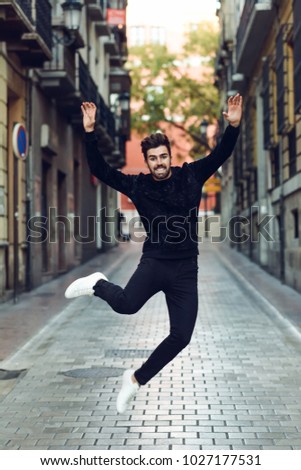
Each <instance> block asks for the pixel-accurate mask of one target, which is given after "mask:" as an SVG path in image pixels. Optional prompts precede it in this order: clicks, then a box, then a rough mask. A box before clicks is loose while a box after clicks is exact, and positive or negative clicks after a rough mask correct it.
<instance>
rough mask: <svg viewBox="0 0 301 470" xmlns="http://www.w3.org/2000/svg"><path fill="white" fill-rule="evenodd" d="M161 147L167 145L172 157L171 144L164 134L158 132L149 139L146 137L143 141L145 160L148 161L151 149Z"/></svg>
mask: <svg viewBox="0 0 301 470" xmlns="http://www.w3.org/2000/svg"><path fill="white" fill-rule="evenodd" d="M160 145H165V146H166V147H167V150H168V153H169V155H171V150H170V142H169V139H168V137H167V136H166V135H165V134H162V133H161V132H156V133H155V134H151V135H149V136H148V137H145V138H144V139H143V140H142V141H141V149H142V153H143V156H144V160H146V159H147V151H148V150H149V149H154V148H157V147H160Z"/></svg>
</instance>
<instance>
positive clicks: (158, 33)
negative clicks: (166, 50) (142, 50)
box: [150, 26, 165, 45]
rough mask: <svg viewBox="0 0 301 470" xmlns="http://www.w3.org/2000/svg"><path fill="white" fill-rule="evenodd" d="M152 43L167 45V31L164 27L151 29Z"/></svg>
mask: <svg viewBox="0 0 301 470" xmlns="http://www.w3.org/2000/svg"><path fill="white" fill-rule="evenodd" d="M150 42H151V43H152V44H161V45H163V44H165V29H164V28H163V27H162V26H152V27H151V31H150Z"/></svg>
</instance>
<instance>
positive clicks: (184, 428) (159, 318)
mask: <svg viewBox="0 0 301 470" xmlns="http://www.w3.org/2000/svg"><path fill="white" fill-rule="evenodd" d="M140 249H141V247H140V246H135V245H134V244H133V243H128V244H127V245H124V246H121V247H120V248H117V249H116V250H115V251H114V252H113V254H112V253H111V254H110V255H109V256H108V257H107V258H105V259H106V260H107V266H106V265H105V264H104V265H103V266H101V269H105V268H106V271H104V272H105V273H106V274H108V275H109V277H110V280H112V281H113V282H116V283H120V284H121V285H125V283H126V281H127V279H128V278H129V275H130V273H132V272H133V271H134V269H135V267H136V265H137V263H138V260H139V256H140ZM228 252H229V253H228ZM233 256H234V258H235V257H236V258H237V262H235V259H233ZM100 259H101V255H99V257H98V258H95V259H94V260H92V261H90V262H89V263H87V264H86V265H84V266H83V267H81V268H78V269H77V270H75V271H74V272H73V273H69V274H68V275H66V276H65V277H62V278H61V280H60V281H59V282H57V281H54V282H57V284H56V297H57V298H58V299H60V296H62V297H63V292H64V289H65V287H66V286H67V285H68V284H69V282H70V280H71V279H73V278H74V277H77V275H78V273H79V274H80V275H81V274H82V273H84V274H86V273H88V272H91V271H98V270H99V268H98V267H97V265H98V264H99V260H100ZM239 260H241V263H242V264H244V266H245V267H246V266H247V267H248V266H249V269H252V265H251V263H250V262H249V261H248V260H246V259H245V258H243V256H242V255H239V254H235V255H233V254H232V253H231V250H229V249H223V248H221V247H216V246H213V245H210V244H209V243H204V244H202V245H201V246H200V256H199V305H200V306H199V316H198V321H197V325H196V328H195V332H194V336H193V339H192V342H191V344H190V345H189V346H188V348H186V349H185V350H184V351H183V352H182V353H181V354H180V355H179V356H178V357H177V358H176V359H175V360H174V361H173V362H172V363H170V364H169V365H168V366H166V368H165V369H164V370H163V371H162V372H161V373H160V374H159V375H158V376H157V377H155V378H154V379H153V380H152V381H151V382H150V383H149V384H147V385H146V386H145V387H141V389H140V391H139V393H138V395H137V396H136V398H135V399H134V401H133V402H132V405H131V406H130V409H129V411H128V412H127V413H126V414H125V415H118V414H117V412H116V408H115V402H116V397H117V393H118V391H119V387H120V382H121V375H122V373H123V370H124V369H127V368H130V367H134V368H135V367H139V366H140V364H141V362H142V361H144V360H145V358H146V357H147V356H148V355H149V354H150V353H151V352H152V350H153V349H154V348H155V347H156V345H157V344H158V343H159V342H160V341H161V340H162V339H163V338H164V337H165V336H166V335H167V333H168V316H167V309H166V305H165V299H164V295H163V294H162V293H160V294H158V295H156V296H155V297H153V298H152V299H151V300H150V301H149V302H148V303H147V304H146V305H145V306H144V307H143V309H142V310H141V311H140V312H139V313H138V314H136V315H131V316H122V315H118V314H117V313H114V312H113V311H111V309H110V308H109V307H108V306H107V305H106V304H105V302H103V301H101V300H99V299H97V298H94V297H93V298H88V297H82V298H79V299H75V300H73V301H70V302H67V301H66V299H64V301H63V303H62V305H61V306H60V307H59V308H58V306H57V307H56V308H57V311H56V314H55V315H53V316H52V318H50V319H48V320H47V322H46V324H45V325H44V326H43V327H41V328H40V329H39V330H38V331H36V332H35V334H34V336H33V337H32V338H29V337H28V338H26V342H25V344H23V345H21V344H20V346H18V348H17V350H16V351H14V352H13V353H12V354H10V355H9V356H8V357H6V358H5V359H4V360H3V361H2V363H1V365H0V367H1V368H2V369H5V370H21V369H26V372H23V374H21V376H20V377H19V378H18V379H13V380H2V381H0V392H1V393H0V397H1V401H0V416H1V417H0V433H1V434H0V449H2V450H3V449H64V450H68V449H70V450H72V449H86V450H89V449H95V450H96V449H108V450H111V449H132V450H139V449H142V450H146V449H154V448H156V449H165V450H168V449H169V450H174V449H193V450H194V449H205V450H209V449H215V450H218V449H225V450H229V449H301V434H300V431H301V414H300V413H301V377H300V362H301V334H300V332H299V329H298V327H297V326H296V325H295V326H293V323H292V322H291V321H290V319H289V318H287V317H286V316H285V315H282V312H281V311H278V310H277V309H276V307H275V305H272V303H271V302H270V300H268V299H267V298H266V297H265V296H264V293H261V292H260V288H259V287H258V288H257V287H256V285H254V284H253V285H252V284H250V282H249V281H248V279H247V278H246V277H245V276H243V274H242V272H241V271H239ZM256 269H258V270H259V268H256ZM261 278H262V279H263V278H264V279H265V280H266V283H267V285H268V282H271V283H274V284H273V286H274V287H275V286H276V287H275V288H276V289H277V291H278V294H279V296H280V293H281V292H283V294H282V298H284V297H283V296H287V303H289V302H294V305H297V304H298V302H300V299H301V296H300V295H299V294H297V293H296V292H293V291H292V290H290V289H288V288H287V287H285V286H282V285H281V284H280V283H278V284H277V285H275V282H276V281H275V280H272V279H270V277H269V275H268V274H266V273H264V272H263V271H261ZM269 279H270V281H269ZM277 282H278V281H277ZM261 284H263V283H261ZM271 285H272V284H271ZM52 288H53V283H49V284H48V285H47V286H46V287H44V291H45V292H46V291H47V289H48V290H51V289H52ZM281 289H282V291H281ZM290 294H291V297H290V298H289V295H290ZM43 299H44V304H45V305H46V306H47V302H48V299H47V296H44V297H43ZM28 301H29V302H30V297H29V300H28ZM58 302H59V300H58ZM20 303H21V304H22V298H21V299H20ZM299 305H301V302H300V303H299ZM292 308H293V307H292ZM292 308H291V310H292ZM33 309H34V303H33ZM12 314H13V308H12ZM0 315H2V313H0ZM0 319H1V316H0ZM1 335H3V336H5V331H4V330H1Z"/></svg>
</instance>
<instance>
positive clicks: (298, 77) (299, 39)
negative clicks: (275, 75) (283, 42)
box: [293, 0, 301, 113]
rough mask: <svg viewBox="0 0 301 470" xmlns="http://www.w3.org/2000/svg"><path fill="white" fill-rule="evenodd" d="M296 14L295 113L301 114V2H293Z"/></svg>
mask: <svg viewBox="0 0 301 470" xmlns="http://www.w3.org/2000/svg"><path fill="white" fill-rule="evenodd" d="M293 14H294V67H295V69H294V81H295V112H296V113H300V112H301V88H300V83H301V8H300V2H298V1H296V0H295V1H294V2H293Z"/></svg>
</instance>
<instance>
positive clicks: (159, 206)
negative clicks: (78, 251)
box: [86, 125, 239, 259]
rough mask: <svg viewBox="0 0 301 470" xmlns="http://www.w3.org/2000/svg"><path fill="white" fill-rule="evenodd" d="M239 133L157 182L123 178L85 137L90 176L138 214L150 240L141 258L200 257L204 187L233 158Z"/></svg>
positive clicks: (230, 132) (90, 136) (230, 131)
mask: <svg viewBox="0 0 301 470" xmlns="http://www.w3.org/2000/svg"><path fill="white" fill-rule="evenodd" d="M238 134H239V128H235V127H232V126H230V125H229V126H228V127H227V128H226V130H225V133H224V135H223V138H222V140H221V142H220V143H219V144H218V145H217V146H216V147H215V148H214V150H213V151H212V152H211V153H210V155H208V156H207V157H205V158H202V159H200V160H197V161H195V162H192V163H184V164H183V166H182V167H171V170H172V175H171V177H170V178H168V179H166V180H162V181H156V180H154V178H153V177H152V175H151V174H144V173H140V174H139V175H125V174H123V173H122V172H120V171H118V170H115V169H113V168H111V167H110V165H108V164H107V163H106V162H105V160H104V158H103V156H102V155H101V152H100V151H99V149H98V145H97V138H96V135H95V133H94V132H89V133H86V152H87V159H88V164H89V167H90V170H91V173H92V174H93V175H94V176H96V177H97V178H98V179H100V180H101V181H103V182H104V183H106V184H107V185H109V186H111V187H112V188H114V189H116V190H117V191H120V192H121V193H123V194H125V195H126V196H128V197H129V198H130V199H131V200H132V202H133V203H134V205H135V206H136V208H137V211H138V213H139V215H140V217H141V221H142V223H143V225H144V228H145V231H146V234H147V237H146V239H145V241H144V244H143V257H153V258H168V259H170V258H187V257H190V256H194V255H197V254H198V237H197V222H198V219H197V217H198V209H199V205H200V200H201V197H202V186H203V184H204V183H205V181H206V180H207V179H208V178H209V177H210V176H211V175H213V174H214V173H215V172H216V171H217V169H218V168H219V167H220V166H221V165H222V164H223V163H224V161H225V160H226V159H227V158H228V157H229V156H230V155H231V154H232V152H233V149H234V146H235V143H236V141H237V137H238Z"/></svg>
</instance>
